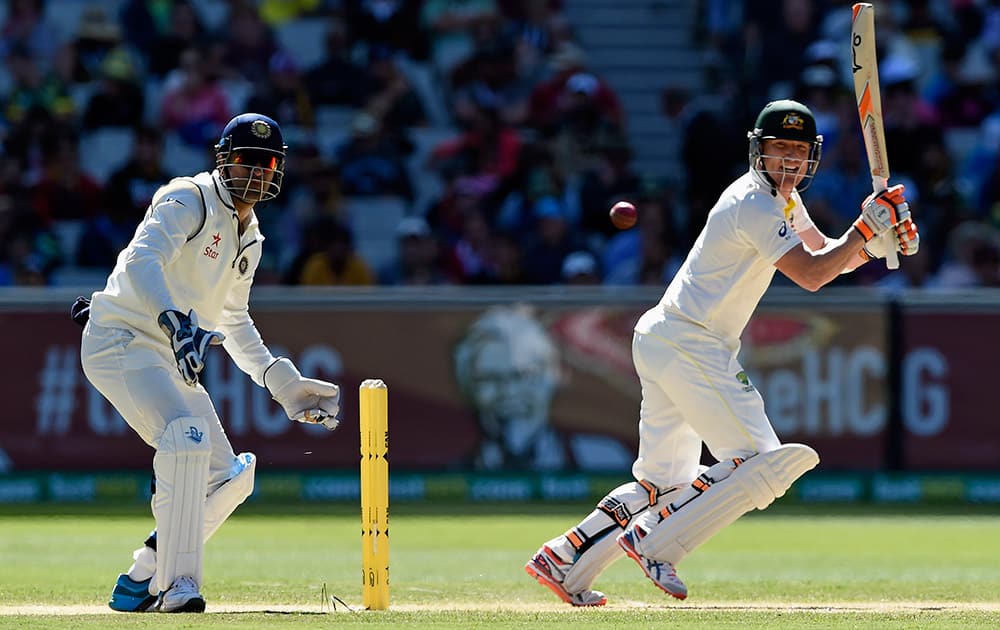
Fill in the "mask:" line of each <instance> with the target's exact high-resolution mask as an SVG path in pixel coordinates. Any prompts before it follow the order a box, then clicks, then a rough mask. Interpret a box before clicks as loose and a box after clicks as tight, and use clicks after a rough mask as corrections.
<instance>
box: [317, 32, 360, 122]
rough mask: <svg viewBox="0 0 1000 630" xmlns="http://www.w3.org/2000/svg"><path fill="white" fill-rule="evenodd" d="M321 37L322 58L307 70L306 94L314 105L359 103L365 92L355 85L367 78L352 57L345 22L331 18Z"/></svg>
mask: <svg viewBox="0 0 1000 630" xmlns="http://www.w3.org/2000/svg"><path fill="white" fill-rule="evenodd" d="M323 41H324V43H325V46H326V54H325V55H323V61H321V62H320V64H319V65H318V66H316V67H315V68H312V69H311V70H309V71H308V72H307V73H306V86H307V87H308V89H309V96H310V97H311V98H312V100H313V102H314V103H315V104H316V105H348V106H353V107H360V106H361V105H362V104H363V103H364V93H363V92H362V91H361V90H358V86H359V85H364V83H365V81H366V77H365V68H363V67H362V66H360V65H358V64H356V63H355V62H354V61H353V60H352V59H351V51H350V48H351V41H350V38H349V37H348V34H347V27H346V26H345V25H344V22H343V21H342V20H340V19H338V18H331V19H330V21H329V30H328V31H327V33H326V38H325V39H324V40H323Z"/></svg>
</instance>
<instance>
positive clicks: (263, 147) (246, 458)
mask: <svg viewBox="0 0 1000 630" xmlns="http://www.w3.org/2000/svg"><path fill="white" fill-rule="evenodd" d="M287 150H288V147H287V146H286V145H285V143H284V140H283V137H282V133H281V128H280V127H279V126H278V123H277V122H275V121H274V120H272V119H271V118H269V117H267V116H262V115H260V114H253V113H247V114H241V115H239V116H236V117H235V118H233V119H232V120H231V121H230V122H229V124H227V125H226V127H225V128H224V129H223V131H222V134H221V137H220V139H219V141H218V143H217V144H216V145H215V156H216V165H215V169H214V170H212V171H211V172H203V173H199V174H197V175H195V176H193V177H179V178H176V179H173V180H171V181H170V182H169V183H167V184H166V185H164V186H163V187H161V188H160V189H159V190H158V191H157V192H156V193H155V194H154V196H153V200H152V202H151V203H150V205H149V209H148V210H147V211H146V215H145V218H144V219H143V220H142V222H140V224H139V226H138V227H137V228H136V231H135V235H134V236H133V237H132V240H131V242H130V243H129V244H128V246H127V247H126V248H125V249H124V250H123V251H122V252H121V253H120V254H119V256H118V260H117V263H116V265H115V267H114V270H113V271H112V272H111V275H110V276H109V277H108V281H107V284H106V286H105V287H104V288H103V289H102V290H100V291H97V292H95V293H94V294H93V295H92V297H91V299H90V300H89V303H88V300H86V299H84V298H80V299H78V300H77V303H76V304H75V305H74V309H73V315H74V319H75V320H76V321H77V322H78V323H84V324H85V325H84V329H83V339H82V342H81V348H80V353H81V360H82V363H83V370H84V373H85V374H86V375H87V378H88V379H89V380H90V382H91V383H92V384H93V385H94V387H95V388H97V390H98V391H100V392H101V394H103V395H104V397H105V398H107V399H108V400H109V401H110V402H111V404H112V405H114V407H115V409H117V410H118V412H119V413H120V414H121V415H122V417H123V418H124V419H125V422H127V423H128V425H129V426H130V427H131V428H132V429H133V430H134V431H135V432H136V433H137V434H138V435H139V437H141V438H142V439H143V441H145V442H146V443H147V444H149V445H150V446H152V447H153V448H154V449H155V450H156V453H155V455H154V456H153V477H154V484H153V498H152V510H153V516H154V517H155V520H156V529H155V530H154V531H153V532H152V534H150V535H149V537H148V538H147V539H146V541H145V543H144V544H143V545H142V546H140V547H139V548H138V549H137V550H136V551H135V552H134V553H133V555H132V558H133V561H134V562H133V563H132V565H131V567H129V569H128V571H126V572H125V573H123V574H121V575H120V576H118V581H117V583H116V584H115V587H114V590H113V591H112V594H111V601H110V602H109V605H110V606H111V608H112V609H114V610H118V611H128V612H141V611H147V610H149V611H157V612H203V611H204V610H205V599H204V597H203V596H202V595H201V585H202V550H203V545H204V542H205V541H206V540H207V539H208V538H209V537H210V536H212V534H213V533H215V531H216V530H217V529H218V528H219V526H221V525H222V523H223V522H224V521H225V520H226V519H227V518H228V517H229V515H230V514H232V513H233V511H234V510H235V509H236V507H237V506H239V505H240V504H241V503H242V502H243V501H244V499H246V498H247V497H248V496H250V493H251V492H252V491H253V479H254V469H255V466H256V458H255V457H254V454H253V453H240V454H239V455H236V454H235V453H234V452H233V447H232V446H231V445H230V443H229V439H228V437H227V436H226V433H225V431H224V430H223V427H222V424H221V423H220V421H219V416H218V415H217V414H216V411H215V408H214V406H213V404H212V401H211V399H210V398H209V394H208V392H207V391H206V390H205V388H204V387H203V386H202V384H201V383H200V382H199V375H200V373H201V371H202V370H203V368H204V366H205V358H206V354H207V353H208V351H209V348H210V347H211V346H213V345H222V347H223V348H225V350H226V352H227V353H228V354H229V356H230V357H232V359H233V361H234V362H235V363H236V365H237V366H238V367H239V368H240V369H241V370H242V371H243V372H245V373H246V374H248V375H249V376H250V378H251V379H253V381H254V382H255V383H257V384H258V385H260V386H262V387H265V388H267V390H268V391H269V392H270V394H271V396H272V397H273V398H274V399H275V400H276V401H277V402H278V403H279V404H280V405H281V406H282V408H283V409H284V410H285V412H286V413H287V414H288V417H289V418H290V419H291V420H295V421H298V422H309V423H319V424H322V425H324V426H325V427H326V428H327V429H330V430H333V429H335V428H336V427H337V422H338V420H337V413H338V411H339V409H340V403H339V399H340V392H339V389H338V387H337V385H334V384H333V383H327V382H324V381H319V380H314V379H309V378H304V377H303V376H302V375H301V374H300V373H299V371H298V370H297V369H296V368H295V366H294V365H293V364H292V362H291V361H290V360H289V359H287V358H275V357H274V356H273V355H272V354H271V352H270V351H269V350H268V348H267V347H266V346H265V345H264V342H263V340H262V339H261V336H260V333H259V332H258V331H257V328H256V326H255V325H254V322H253V320H252V319H251V318H250V313H249V306H248V303H249V296H250V287H251V285H252V283H253V278H254V272H255V271H256V269H257V265H258V263H259V262H260V257H261V246H262V241H263V240H264V237H263V235H262V234H261V233H260V229H259V225H258V221H257V216H256V215H255V213H254V207H255V206H256V204H257V203H259V202H262V201H267V200H269V199H273V198H274V197H276V196H277V195H278V193H279V192H280V191H281V183H282V180H283V178H284V169H285V155H286V153H287Z"/></svg>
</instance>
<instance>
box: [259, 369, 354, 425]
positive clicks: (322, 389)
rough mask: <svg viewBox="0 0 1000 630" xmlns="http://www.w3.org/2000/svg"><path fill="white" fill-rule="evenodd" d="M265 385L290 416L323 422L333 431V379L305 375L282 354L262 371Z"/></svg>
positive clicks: (336, 391)
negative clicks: (322, 379)
mask: <svg viewBox="0 0 1000 630" xmlns="http://www.w3.org/2000/svg"><path fill="white" fill-rule="evenodd" d="M264 386H265V387H267V391H269V392H271V397H272V398H274V400H276V401H277V402H278V404H279V405H281V407H282V409H284V410H285V413H286V414H288V419H289V420H294V421H295V422H307V423H310V424H322V425H323V426H324V427H326V428H327V429H329V430H331V431H333V430H334V429H336V428H337V425H338V424H340V420H338V419H337V414H338V413H339V412H340V388H339V387H337V386H336V385H334V384H333V383H327V382H326V381H320V380H317V379H314V378H305V377H303V376H302V374H301V373H299V371H298V369H296V367H295V364H293V363H292V362H291V361H290V360H288V359H285V358H281V359H278V360H277V361H275V362H274V363H272V364H271V365H270V366H268V368H267V369H266V370H265V371H264Z"/></svg>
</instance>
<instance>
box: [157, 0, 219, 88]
mask: <svg viewBox="0 0 1000 630" xmlns="http://www.w3.org/2000/svg"><path fill="white" fill-rule="evenodd" d="M205 35H206V33H205V27H204V26H203V25H202V23H201V19H200V18H199V17H198V12H197V11H195V9H194V7H193V6H192V5H191V3H190V2H185V1H183V0H179V1H178V2H174V3H173V5H172V7H171V9H170V16H169V23H168V26H167V29H166V30H165V31H163V32H159V31H157V32H156V33H155V35H154V36H153V38H152V39H150V40H147V42H151V43H152V45H151V46H149V47H148V49H146V51H145V52H146V61H147V66H148V68H149V73H150V74H151V75H153V76H155V77H159V78H162V77H165V76H166V75H167V74H169V73H170V72H171V71H172V70H174V69H176V68H178V67H179V66H180V65H181V55H182V54H183V53H184V51H185V50H187V49H188V48H192V47H196V46H197V45H198V44H199V42H201V41H203V40H204V38H205Z"/></svg>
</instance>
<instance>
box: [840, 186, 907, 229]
mask: <svg viewBox="0 0 1000 630" xmlns="http://www.w3.org/2000/svg"><path fill="white" fill-rule="evenodd" d="M904 190H905V188H904V187H903V185H902V184H896V185H895V186H892V187H891V188H887V189H886V190H883V191H882V192H880V193H878V194H877V195H876V194H871V195H869V196H868V198H867V199H865V200H864V202H863V203H862V204H861V216H859V217H858V219H857V221H855V222H854V229H855V230H857V231H858V233H860V234H861V236H863V237H864V239H865V242H866V243H867V242H868V241H870V240H872V239H873V238H875V237H876V236H878V235H879V234H881V233H882V232H885V231H886V230H888V229H889V228H891V227H893V226H895V225H898V224H899V223H902V222H903V221H906V220H907V219H909V218H910V204H908V203H907V202H906V197H904V196H903V191H904Z"/></svg>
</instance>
